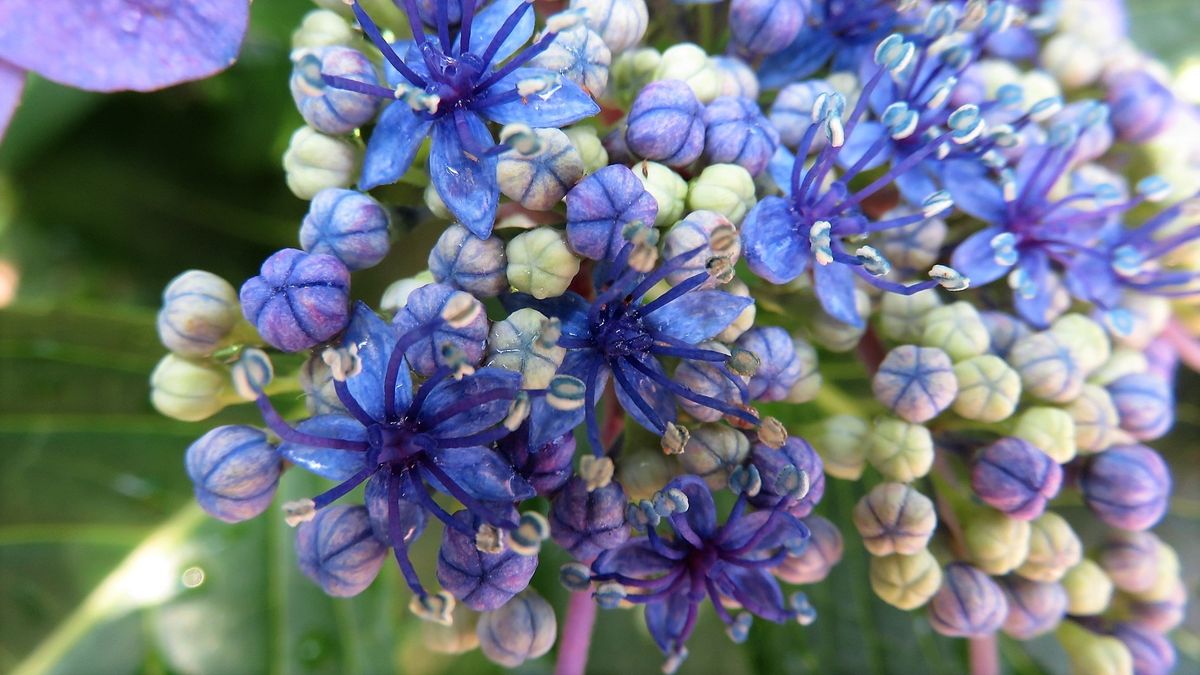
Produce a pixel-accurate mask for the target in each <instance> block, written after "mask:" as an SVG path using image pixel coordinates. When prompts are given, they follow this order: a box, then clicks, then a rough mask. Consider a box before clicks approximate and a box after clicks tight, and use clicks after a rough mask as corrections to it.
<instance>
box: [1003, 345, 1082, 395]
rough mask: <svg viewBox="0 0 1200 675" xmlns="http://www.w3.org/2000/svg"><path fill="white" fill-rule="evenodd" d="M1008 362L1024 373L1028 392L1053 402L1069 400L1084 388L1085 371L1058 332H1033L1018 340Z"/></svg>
mask: <svg viewBox="0 0 1200 675" xmlns="http://www.w3.org/2000/svg"><path fill="white" fill-rule="evenodd" d="M1008 362H1009V363H1010V364H1012V367H1013V368H1014V369H1016V371H1017V372H1018V373H1020V374H1021V385H1022V387H1023V388H1024V390H1025V393H1027V394H1029V395H1031V396H1036V397H1037V398H1040V399H1042V400H1044V401H1051V402H1053V403H1068V402H1070V401H1072V400H1074V399H1075V397H1076V396H1079V392H1080V391H1081V390H1082V389H1083V383H1084V372H1083V370H1082V369H1081V368H1080V367H1079V364H1078V363H1076V362H1075V358H1074V357H1073V356H1072V355H1071V350H1070V349H1069V348H1068V347H1067V345H1066V344H1065V343H1064V341H1063V339H1062V338H1061V337H1059V336H1058V334H1056V333H1052V332H1050V331H1042V332H1041V333H1032V334H1030V335H1026V336H1025V337H1023V338H1021V339H1019V340H1017V341H1016V343H1014V344H1013V346H1012V350H1011V351H1010V352H1009V354H1008Z"/></svg>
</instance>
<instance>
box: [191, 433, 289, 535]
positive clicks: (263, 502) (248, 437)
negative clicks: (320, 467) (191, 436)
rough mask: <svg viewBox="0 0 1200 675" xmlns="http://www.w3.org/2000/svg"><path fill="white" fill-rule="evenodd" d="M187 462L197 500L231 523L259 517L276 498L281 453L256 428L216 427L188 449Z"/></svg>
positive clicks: (214, 515) (208, 509)
mask: <svg viewBox="0 0 1200 675" xmlns="http://www.w3.org/2000/svg"><path fill="white" fill-rule="evenodd" d="M185 461H186V463H187V473H188V477H189V478H191V479H192V483H193V485H194V486H195V493H196V501H197V502H199V503H200V506H201V507H202V508H203V509H204V510H205V511H207V512H208V513H209V514H210V515H212V516H213V517H215V518H220V519H221V520H224V521H225V522H227V523H237V522H240V521H243V520H249V519H250V518H253V517H255V516H257V515H258V514H260V513H262V512H263V511H265V510H266V509H267V507H268V506H270V505H271V500H272V499H274V498H275V488H276V487H277V486H278V485H279V468H280V467H279V465H280V459H279V453H277V452H276V451H275V447H274V446H273V445H271V442H270V441H268V440H267V435H266V434H264V433H263V432H262V431H260V430H258V429H255V428H254V427H247V426H224V427H217V428H216V429H213V430H211V431H209V432H208V433H206V434H204V435H203V436H201V437H200V438H199V439H197V440H196V442H195V443H192V444H191V445H190V446H188V449H187V454H186V456H185Z"/></svg>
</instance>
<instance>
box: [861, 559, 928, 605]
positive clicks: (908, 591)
mask: <svg viewBox="0 0 1200 675" xmlns="http://www.w3.org/2000/svg"><path fill="white" fill-rule="evenodd" d="M868 575H869V578H870V581H871V590H873V591H875V595H877V596H879V599H880V600H883V601H884V602H886V603H887V604H889V605H891V606H892V607H895V608H897V609H902V610H904V611H909V610H913V609H916V608H918V607H920V606H921V605H924V604H925V603H926V602H929V598H932V597H933V594H934V593H937V591H938V588H940V587H941V585H942V566H941V565H939V564H938V561H937V558H934V557H933V554H932V553H930V552H929V549H921V550H920V551H917V552H916V553H914V554H912V555H900V554H898V553H894V554H892V555H886V556H880V557H875V558H871V566H870V569H869V572H868Z"/></svg>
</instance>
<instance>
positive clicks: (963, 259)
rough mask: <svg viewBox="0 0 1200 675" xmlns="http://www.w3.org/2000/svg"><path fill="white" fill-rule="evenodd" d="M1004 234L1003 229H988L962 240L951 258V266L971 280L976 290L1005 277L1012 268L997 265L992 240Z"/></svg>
mask: <svg viewBox="0 0 1200 675" xmlns="http://www.w3.org/2000/svg"><path fill="white" fill-rule="evenodd" d="M1002 232H1004V230H1003V229H1002V228H999V227H988V228H985V229H982V230H980V231H978V232H976V233H975V234H972V235H971V236H969V237H967V238H966V239H964V240H962V243H960V244H959V245H958V247H957V248H955V249H954V253H953V255H951V256H950V266H951V267H953V268H954V269H955V270H957V271H958V273H959V274H962V275H965V276H966V277H967V278H969V279H970V280H971V285H972V286H974V287H976V288H978V287H980V286H983V285H984V284H990V283H992V282H993V281H995V280H997V279H999V278H1000V277H1002V276H1004V275H1005V274H1006V273H1007V272H1008V270H1010V269H1012V266H1011V265H1001V264H999V263H997V262H996V251H995V250H994V249H993V248H992V239H994V238H995V237H996V235H998V234H1001V233H1002Z"/></svg>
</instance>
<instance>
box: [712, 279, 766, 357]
mask: <svg viewBox="0 0 1200 675" xmlns="http://www.w3.org/2000/svg"><path fill="white" fill-rule="evenodd" d="M721 290H723V291H725V292H726V293H731V294H733V295H736V296H738V297H739V298H748V297H750V287H749V286H747V285H746V282H744V281H742V280H741V279H737V278H734V280H733V281H730V282H729V283H727V284H725V285H724V286H722V287H721ZM755 307H757V305H755V304H750V305H749V306H747V307H746V309H743V310H742V313H741V314H738V315H737V318H736V319H734V320H733V321H732V322H731V323H730V324H729V325H728V326H726V327H725V329H724V330H722V331H721V332H720V333H717V336H716V339H717V340H719V341H721V342H726V343H729V342H734V341H736V340H737V339H738V338H740V337H741V336H742V333H745V332H746V331H748V330H750V329H751V328H753V327H754V319H755V317H757V316H758V311H757V310H756V309H755Z"/></svg>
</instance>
